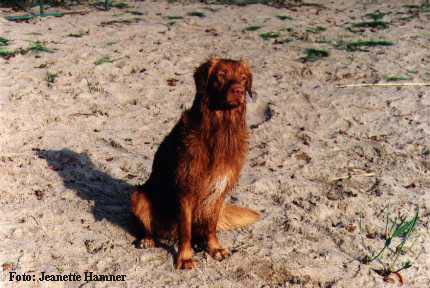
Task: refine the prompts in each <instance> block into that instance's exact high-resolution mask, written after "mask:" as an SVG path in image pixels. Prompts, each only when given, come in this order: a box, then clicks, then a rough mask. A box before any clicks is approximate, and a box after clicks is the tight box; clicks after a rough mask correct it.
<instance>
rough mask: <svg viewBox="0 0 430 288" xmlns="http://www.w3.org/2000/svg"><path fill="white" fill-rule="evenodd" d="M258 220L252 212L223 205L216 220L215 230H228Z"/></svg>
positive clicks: (256, 215) (258, 216)
mask: <svg viewBox="0 0 430 288" xmlns="http://www.w3.org/2000/svg"><path fill="white" fill-rule="evenodd" d="M258 219H260V214H258V213H257V212H255V211H254V210H251V209H248V208H243V207H239V206H236V205H232V204H226V203H224V206H223V207H222V209H221V213H220V217H219V220H218V226H217V230H230V229H234V228H239V227H243V226H246V225H249V224H252V223H254V222H256V221H257V220H258Z"/></svg>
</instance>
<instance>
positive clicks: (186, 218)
mask: <svg viewBox="0 0 430 288" xmlns="http://www.w3.org/2000/svg"><path fill="white" fill-rule="evenodd" d="M192 216H193V215H192V207H191V203H190V201H189V200H188V199H182V200H181V201H180V208H179V245H178V256H177V258H176V265H175V266H176V268H177V269H193V268H194V267H195V265H196V264H195V261H194V260H193V258H192V257H193V249H192V246H191V238H192Z"/></svg>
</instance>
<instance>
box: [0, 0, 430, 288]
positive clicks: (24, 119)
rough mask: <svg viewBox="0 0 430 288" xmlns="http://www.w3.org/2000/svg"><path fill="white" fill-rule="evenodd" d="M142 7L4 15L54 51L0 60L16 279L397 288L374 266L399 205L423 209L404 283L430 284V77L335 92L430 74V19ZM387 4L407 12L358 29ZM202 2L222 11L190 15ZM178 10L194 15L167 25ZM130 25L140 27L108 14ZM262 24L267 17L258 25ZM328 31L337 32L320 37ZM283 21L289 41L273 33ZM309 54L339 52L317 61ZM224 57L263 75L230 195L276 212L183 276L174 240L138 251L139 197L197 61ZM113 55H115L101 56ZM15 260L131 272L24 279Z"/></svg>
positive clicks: (23, 36) (3, 220) (0, 233)
mask: <svg viewBox="0 0 430 288" xmlns="http://www.w3.org/2000/svg"><path fill="white" fill-rule="evenodd" d="M384 2H385V3H384ZM410 2H411V3H412V4H413V1H410ZM415 2H416V3H415V4H419V2H418V1H415ZM321 3H323V2H322V1H321ZM411 3H408V4H411ZM129 4H130V5H131V6H133V8H129V9H122V10H121V9H117V8H113V9H111V10H110V11H108V12H105V11H98V10H96V9H90V10H91V11H90V12H89V13H88V14H85V15H66V16H64V17H60V18H53V17H47V18H43V19H36V20H32V21H30V22H28V23H19V24H17V23H14V22H9V21H6V20H4V19H3V17H2V18H1V19H0V36H1V37H4V38H7V39H9V40H11V42H10V43H9V45H8V49H12V50H13V49H18V48H26V47H29V46H30V45H31V41H41V42H43V43H44V44H45V45H46V47H48V48H49V49H52V53H43V52H42V53H31V52H29V53H26V54H24V55H20V54H19V55H16V56H15V57H12V58H10V59H2V58H0V67H1V68H0V215H1V217H0V265H1V267H2V268H0V269H1V270H2V272H1V274H0V287H385V286H386V287H396V286H398V285H399V283H398V279H397V278H396V277H394V276H391V278H392V279H393V281H396V283H394V284H390V283H387V282H384V279H383V277H382V276H380V275H378V274H377V273H376V272H375V271H374V269H380V268H381V265H380V264H379V263H378V262H377V261H374V262H372V263H370V264H364V263H362V261H361V259H363V257H364V256H366V255H371V254H372V253H376V252H377V251H379V249H381V248H382V246H383V245H384V241H385V240H384V231H385V217H386V215H387V213H388V214H389V215H390V217H392V218H395V217H401V216H402V215H403V216H407V217H408V219H410V218H411V217H413V215H414V213H415V210H416V209H417V208H419V221H418V223H417V226H416V229H415V230H414V232H413V237H412V238H413V239H411V240H409V241H408V242H407V243H408V245H407V246H408V247H409V246H410V245H411V244H413V245H412V247H411V248H408V249H407V251H406V253H405V255H402V256H401V257H400V259H399V261H398V264H400V263H401V262H402V261H403V262H404V261H406V260H408V259H409V260H410V261H411V263H412V267H411V268H409V269H406V270H404V271H402V272H401V275H402V277H403V279H404V281H405V287H429V286H430V257H429V256H430V246H429V243H430V230H429V229H430V227H429V225H430V224H429V213H430V196H429V195H430V194H429V188H430V174H429V169H430V155H429V154H430V152H429V151H430V146H429V145H430V143H429V140H430V138H429V136H430V135H429V134H430V126H429V125H430V93H429V91H430V90H429V87H386V88H381V87H377V88H376V87H375V88H374V87H368V88H363V87H361V88H338V87H336V86H337V85H341V84H351V83H382V82H387V80H386V79H387V77H390V76H399V75H406V76H407V78H409V80H408V81H407V82H426V81H427V82H429V81H430V53H429V51H430V50H429V48H428V47H429V46H430V34H429V31H430V30H429V29H430V13H427V12H421V13H406V12H407V11H408V9H407V8H405V7H403V4H405V1H354V0H345V1H331V2H328V1H324V6H325V7H318V6H299V7H295V8H294V9H277V8H274V7H269V6H264V5H250V6H245V7H237V6H223V5H204V4H199V3H197V4H196V3H194V4H193V3H188V4H187V3H185V4H181V3H170V4H169V3H167V2H162V1H158V2H149V1H145V2H129ZM73 9H74V10H80V9H88V7H85V6H82V7H75V8H73ZM127 10H133V11H140V12H142V13H143V15H132V14H131V13H127V12H126V11H127ZM377 10H380V11H382V12H391V14H388V15H386V16H384V18H383V19H384V20H386V21H388V22H389V23H390V25H389V27H388V28H386V29H375V28H363V29H362V31H361V32H360V31H358V32H351V31H349V30H347V29H346V28H347V27H349V26H351V23H356V22H360V21H362V20H363V19H364V18H362V17H363V16H364V15H365V14H366V13H370V12H375V11H377ZM193 11H199V12H202V13H204V14H205V15H206V17H204V18H200V17H196V16H188V15H187V13H189V12H193ZM398 12H404V13H406V14H397V13H398ZM0 14H1V16H6V15H11V14H16V12H15V13H12V12H11V11H10V10H8V9H4V8H2V9H1V10H0ZM277 15H288V16H290V17H291V18H292V19H287V20H280V19H278V18H277V17H276V16H277ZM166 16H183V17H184V18H183V19H178V20H175V21H176V23H174V24H172V25H169V24H168V23H169V22H171V21H172V20H169V19H167V18H166ZM408 16H411V17H409V18H406V19H402V18H403V17H408ZM124 19H131V21H129V22H130V23H123V22H121V21H119V22H116V23H106V22H108V21H112V20H124ZM367 20H368V19H367ZM253 25H260V26H263V27H262V28H261V29H260V30H257V31H248V32H244V31H243V29H245V28H246V27H249V26H253ZM317 26H321V27H324V28H326V30H325V31H319V32H316V33H312V32H311V31H309V30H308V31H307V29H309V28H315V27H317ZM274 31H279V33H280V37H279V38H278V41H276V40H274V39H268V40H263V39H262V38H261V37H260V36H259V34H261V33H263V32H274ZM313 32H314V31H313ZM70 33H74V34H79V33H80V34H82V35H81V36H82V37H70V36H68V35H69V34H70ZM357 39H385V40H388V41H392V42H393V43H394V45H393V46H384V47H370V48H365V50H366V51H352V52H351V51H345V50H338V49H336V48H335V47H334V46H333V44H332V43H333V42H336V41H337V42H339V41H340V40H344V41H352V40H357ZM283 40H285V41H283ZM307 48H318V49H326V50H328V51H329V54H330V55H329V56H328V57H326V58H323V59H321V60H318V61H315V62H303V61H302V60H301V57H303V55H304V51H305V49H307ZM211 55H216V56H219V57H225V58H234V59H238V58H243V59H246V60H247V61H248V62H249V64H250V65H251V67H252V69H253V72H254V90H255V92H256V93H257V94H258V100H257V101H256V102H255V103H250V104H249V105H248V118H249V121H248V124H249V126H250V134H251V139H250V151H249V155H248V160H247V163H246V166H245V167H244V169H243V172H242V175H241V180H240V183H239V184H238V186H237V188H236V189H235V191H234V192H233V193H232V197H231V198H229V199H228V201H232V202H234V203H237V204H240V205H243V206H246V207H250V208H253V209H255V210H257V211H260V212H261V214H262V219H261V220H260V221H259V222H258V223H256V224H254V225H252V226H250V227H246V228H244V229H241V230H237V231H228V232H222V233H219V237H220V239H221V241H222V243H223V244H224V245H225V246H226V247H229V248H230V249H231V251H232V256H231V257H230V258H228V259H226V260H225V261H223V262H217V261H215V260H213V259H211V258H210V257H209V256H208V255H207V254H205V252H204V251H201V250H197V251H196V254H195V258H196V259H197V260H198V268H197V269H195V270H193V271H177V270H175V269H174V268H173V259H174V255H175V249H176V247H175V246H174V243H169V242H167V243H164V245H163V247H157V248H153V249H148V250H144V249H137V248H136V247H135V245H134V244H133V242H134V240H135V236H134V235H135V232H136V231H135V230H134V228H133V226H132V225H131V224H130V213H129V210H128V201H129V196H130V192H131V191H132V189H133V185H135V184H138V183H142V182H144V181H145V180H146V179H147V177H148V175H149V173H150V169H151V163H152V158H153V155H154V152H155V151H156V149H157V146H158V144H159V143H160V142H161V141H162V139H163V137H164V136H165V135H166V133H167V132H168V131H169V130H170V129H171V128H172V127H173V125H174V124H175V123H176V121H177V120H178V118H179V116H180V113H181V111H183V110H184V109H186V108H187V107H189V106H190V105H191V103H192V99H193V97H194V83H193V78H192V73H193V69H194V68H195V67H196V66H198V65H199V64H200V63H201V62H203V61H204V60H205V59H207V58H208V57H209V56H211ZM104 56H107V57H109V59H110V60H112V61H108V62H112V63H102V64H100V65H96V64H95V62H96V61H97V60H100V59H101V58H102V57H104ZM105 59H107V58H105ZM48 73H50V74H49V75H51V76H49V81H48ZM52 75H56V77H55V76H52ZM52 78H55V79H54V80H52ZM171 79H175V80H171ZM400 82H402V81H400ZM403 82H405V81H403ZM394 83H397V82H394ZM388 260H389V259H387V258H384V260H383V261H386V262H387V261H388ZM388 262H389V261H388ZM398 264H397V265H398ZM11 271H16V272H17V273H18V274H22V273H27V274H30V275H36V277H39V276H40V275H41V272H46V273H51V274H55V275H60V274H66V273H77V274H80V275H83V273H84V272H85V271H91V272H93V273H96V274H117V275H126V281H125V282H89V283H85V282H83V281H80V282H38V281H30V282H16V281H12V282H10V281H8V277H9V272H11Z"/></svg>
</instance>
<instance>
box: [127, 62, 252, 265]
mask: <svg viewBox="0 0 430 288" xmlns="http://www.w3.org/2000/svg"><path fill="white" fill-rule="evenodd" d="M194 80H195V83H196V90H197V93H196V97H195V99H194V102H193V105H192V107H191V108H190V109H189V110H187V111H185V112H184V113H183V114H182V117H181V119H180V120H179V122H178V123H177V124H176V126H175V127H174V128H173V130H172V131H171V132H170V134H169V135H168V136H167V137H166V138H165V139H164V141H163V142H162V143H161V145H160V147H159V148H158V151H157V153H156V154H155V158H154V162H153V166H152V173H151V176H150V177H149V179H148V181H147V182H146V183H145V184H144V185H142V186H140V187H139V189H138V191H137V192H134V193H133V195H132V197H131V210H132V212H133V214H134V215H135V216H137V218H138V219H139V220H140V221H141V222H142V224H143V226H144V230H145V231H144V232H145V236H144V238H143V242H142V244H143V246H144V247H153V246H154V239H153V237H154V236H157V237H178V239H179V252H178V256H177V258H176V268H180V269H192V268H193V267H195V262H194V260H193V259H192V253H193V252H192V246H191V245H192V244H191V240H192V238H194V240H195V239H200V240H203V241H204V242H205V243H206V245H207V246H206V247H207V251H208V253H209V254H210V255H211V256H212V257H213V258H215V259H217V260H222V259H224V258H225V257H226V256H228V254H229V253H228V251H227V250H226V249H224V248H223V247H222V246H221V245H220V244H219V242H218V239H217V236H216V231H217V229H218V230H220V229H231V228H235V227H240V226H244V225H247V224H250V223H253V222H255V221H257V220H258V218H259V214H258V213H257V212H254V211H252V210H249V209H246V208H241V207H237V206H234V205H230V204H226V203H224V198H225V196H226V195H227V193H228V192H229V191H230V190H231V189H232V188H233V186H234V185H235V184H236V182H237V180H238V178H239V173H240V170H241V168H242V166H243V164H244V161H245V156H246V153H247V150H248V131H247V126H246V122H245V110H246V93H249V94H250V96H251V97H252V93H251V86H252V74H251V71H250V69H249V67H248V66H247V65H246V64H245V63H243V62H242V61H234V60H226V59H211V60H209V61H207V62H206V63H204V64H202V65H201V66H200V67H198V68H197V69H196V71H195V73H194Z"/></svg>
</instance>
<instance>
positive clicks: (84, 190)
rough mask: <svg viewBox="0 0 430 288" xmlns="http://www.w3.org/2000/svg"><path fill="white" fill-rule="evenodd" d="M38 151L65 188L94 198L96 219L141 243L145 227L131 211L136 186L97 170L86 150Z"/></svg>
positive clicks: (160, 244)
mask: <svg viewBox="0 0 430 288" xmlns="http://www.w3.org/2000/svg"><path fill="white" fill-rule="evenodd" d="M36 154H37V156H38V157H39V158H42V159H45V160H46V162H47V163H48V167H49V168H50V169H52V170H54V171H56V172H57V173H58V175H60V176H61V178H62V179H63V183H64V187H66V188H68V189H71V190H74V191H75V192H76V195H78V196H79V197H80V198H82V199H84V200H90V201H94V207H93V209H92V213H93V214H94V217H95V219H96V220H97V221H101V220H103V219H106V220H107V221H109V222H110V223H112V224H114V225H116V226H118V227H120V228H122V229H124V230H125V231H126V232H127V233H129V234H131V235H132V236H133V237H135V238H136V240H135V241H134V242H133V244H134V245H135V246H138V245H137V244H138V243H139V241H140V240H141V239H142V238H143V229H142V227H141V226H140V225H141V224H140V222H139V221H138V220H137V219H136V218H135V217H134V215H133V214H132V213H131V212H130V195H131V193H132V192H133V191H134V190H135V189H136V187H134V186H133V185H131V184H129V183H127V182H125V181H124V180H121V179H115V178H113V177H111V176H110V175H108V174H106V173H105V172H102V171H100V170H99V169H97V167H95V165H94V163H93V162H92V161H91V159H90V158H89V157H88V155H87V154H86V153H76V152H74V151H71V150H69V149H62V150H37V151H36ZM157 246H158V247H161V248H163V249H166V250H167V251H168V252H170V253H171V254H173V255H175V254H176V253H175V250H174V248H173V244H171V243H165V242H157Z"/></svg>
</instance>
